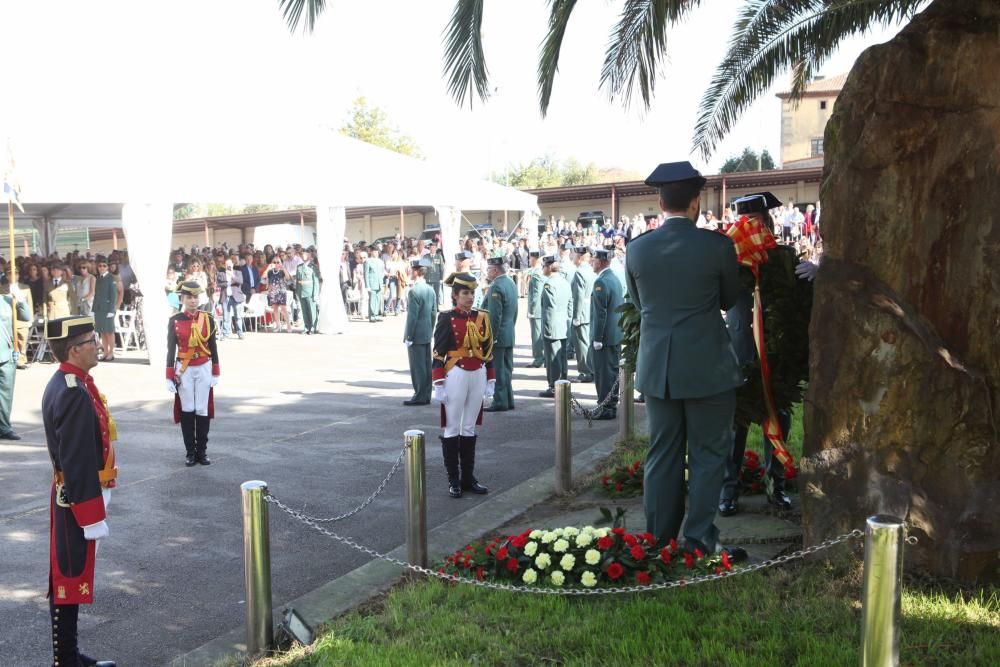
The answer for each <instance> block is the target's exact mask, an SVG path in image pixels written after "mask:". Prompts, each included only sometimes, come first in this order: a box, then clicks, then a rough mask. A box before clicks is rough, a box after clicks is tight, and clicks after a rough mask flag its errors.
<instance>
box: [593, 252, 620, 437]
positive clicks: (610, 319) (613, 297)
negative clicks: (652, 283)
mask: <svg viewBox="0 0 1000 667" xmlns="http://www.w3.org/2000/svg"><path fill="white" fill-rule="evenodd" d="M613 257H614V252H613V251H611V250H605V249H603V248H599V249H597V250H595V251H594V259H593V260H592V261H591V265H592V266H593V270H594V273H596V274H597V278H595V280H594V289H593V296H592V297H591V299H590V347H591V348H592V350H593V351H592V352H591V355H590V363H591V367H592V368H593V369H594V383H595V384H596V385H597V402H598V403H600V402H602V401H604V400H605V398H606V397H607V396H608V394H610V393H612V390H614V386H615V382H616V381H617V380H618V362H619V359H620V358H621V344H622V328H621V325H620V324H619V323H618V320H619V317H620V315H619V313H618V307H619V306H621V305H622V303H624V301H625V298H624V292H623V289H622V284H621V281H620V280H618V276H616V275H615V274H614V272H613V271H611V268H610V267H611V260H612V258H613ZM617 406H618V391H617V390H615V391H614V396H612V397H611V399H609V400H608V403H607V404H606V405H605V406H604V409H603V410H601V412H600V413H599V414H598V415H597V416H596V417H594V419H614V418H615V417H617V416H618V407H617Z"/></svg>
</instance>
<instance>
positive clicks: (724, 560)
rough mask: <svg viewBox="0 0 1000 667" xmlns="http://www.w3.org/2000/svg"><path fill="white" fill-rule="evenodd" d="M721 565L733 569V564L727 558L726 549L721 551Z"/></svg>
mask: <svg viewBox="0 0 1000 667" xmlns="http://www.w3.org/2000/svg"><path fill="white" fill-rule="evenodd" d="M722 567H724V568H726V569H727V570H731V569H733V564H732V562H731V561H730V560H729V552H728V551H723V552H722Z"/></svg>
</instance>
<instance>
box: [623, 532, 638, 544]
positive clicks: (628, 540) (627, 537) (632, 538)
mask: <svg viewBox="0 0 1000 667" xmlns="http://www.w3.org/2000/svg"><path fill="white" fill-rule="evenodd" d="M622 539H623V540H625V544H627V545H629V546H630V547H634V546H635V545H637V544H639V540H637V539H636V538H635V535H629V534H628V533H625V534H624V535H622Z"/></svg>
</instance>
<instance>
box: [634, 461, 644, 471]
mask: <svg viewBox="0 0 1000 667" xmlns="http://www.w3.org/2000/svg"><path fill="white" fill-rule="evenodd" d="M641 465H642V461H636V462H635V463H633V464H632V470H638V469H639V466H641Z"/></svg>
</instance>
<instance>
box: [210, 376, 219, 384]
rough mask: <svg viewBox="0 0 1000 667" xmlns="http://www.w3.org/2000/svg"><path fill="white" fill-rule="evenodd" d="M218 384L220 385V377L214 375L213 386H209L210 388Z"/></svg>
mask: <svg viewBox="0 0 1000 667" xmlns="http://www.w3.org/2000/svg"><path fill="white" fill-rule="evenodd" d="M217 384H219V376H218V375H213V376H212V384H211V385H209V386H211V387H214V386H215V385H217Z"/></svg>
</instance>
